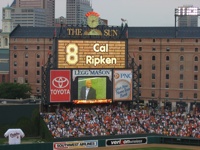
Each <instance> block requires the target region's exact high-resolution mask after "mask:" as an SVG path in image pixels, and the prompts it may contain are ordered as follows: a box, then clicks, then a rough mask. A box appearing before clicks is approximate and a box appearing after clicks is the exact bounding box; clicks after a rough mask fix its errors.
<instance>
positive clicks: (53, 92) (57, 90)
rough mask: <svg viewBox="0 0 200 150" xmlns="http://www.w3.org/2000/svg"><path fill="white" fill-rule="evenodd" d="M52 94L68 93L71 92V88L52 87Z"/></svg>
mask: <svg viewBox="0 0 200 150" xmlns="http://www.w3.org/2000/svg"><path fill="white" fill-rule="evenodd" d="M51 94H52V95H66V94H70V90H69V89H62V90H60V89H51Z"/></svg>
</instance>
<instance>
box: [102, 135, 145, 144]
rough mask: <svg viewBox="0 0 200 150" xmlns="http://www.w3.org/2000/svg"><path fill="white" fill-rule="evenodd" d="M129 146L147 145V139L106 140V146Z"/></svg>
mask: <svg viewBox="0 0 200 150" xmlns="http://www.w3.org/2000/svg"><path fill="white" fill-rule="evenodd" d="M129 144H147V138H146V137H139V138H123V139H106V143H105V145H106V146H120V145H129Z"/></svg>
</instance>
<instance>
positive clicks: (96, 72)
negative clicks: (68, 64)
mask: <svg viewBox="0 0 200 150" xmlns="http://www.w3.org/2000/svg"><path fill="white" fill-rule="evenodd" d="M72 75H73V81H74V80H75V78H76V77H79V76H96V77H98V76H108V77H109V79H110V80H112V70H111V69H89V70H88V69H79V70H78V69H77V70H73V71H72Z"/></svg>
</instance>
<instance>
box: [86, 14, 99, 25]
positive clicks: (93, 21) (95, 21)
mask: <svg viewBox="0 0 200 150" xmlns="http://www.w3.org/2000/svg"><path fill="white" fill-rule="evenodd" d="M87 24H88V26H89V27H90V28H96V27H97V26H98V25H99V17H97V16H93V15H90V16H88V18H87Z"/></svg>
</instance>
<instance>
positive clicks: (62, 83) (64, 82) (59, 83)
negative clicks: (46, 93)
mask: <svg viewBox="0 0 200 150" xmlns="http://www.w3.org/2000/svg"><path fill="white" fill-rule="evenodd" d="M52 84H53V86H54V87H56V88H59V89H61V88H65V87H67V86H68V84H69V80H68V79H67V78H66V77H56V78H54V79H53V81H52Z"/></svg>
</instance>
